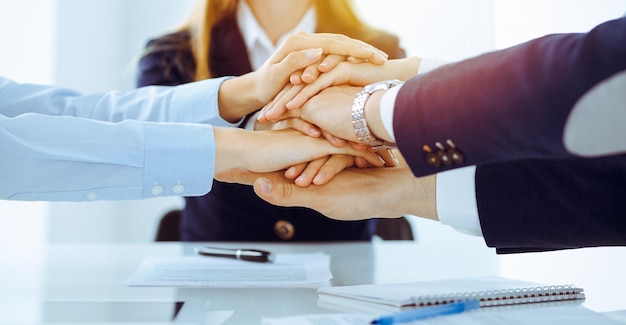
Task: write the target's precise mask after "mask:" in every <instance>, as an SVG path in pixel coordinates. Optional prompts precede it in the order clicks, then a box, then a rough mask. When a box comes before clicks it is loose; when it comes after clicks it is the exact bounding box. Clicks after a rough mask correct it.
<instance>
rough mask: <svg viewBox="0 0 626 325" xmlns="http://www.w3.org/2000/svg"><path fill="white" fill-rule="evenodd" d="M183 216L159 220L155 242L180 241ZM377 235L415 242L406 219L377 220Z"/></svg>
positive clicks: (171, 213)
mask: <svg viewBox="0 0 626 325" xmlns="http://www.w3.org/2000/svg"><path fill="white" fill-rule="evenodd" d="M181 216H182V211H181V210H172V211H169V212H167V213H166V214H165V215H163V217H161V220H159V224H158V227H157V232H156V236H155V241H180V240H181V228H180V220H181ZM375 234H376V236H378V237H380V238H381V239H384V240H414V238H413V229H412V228H411V223H409V221H408V220H407V219H406V217H400V218H394V219H377V220H376V232H375Z"/></svg>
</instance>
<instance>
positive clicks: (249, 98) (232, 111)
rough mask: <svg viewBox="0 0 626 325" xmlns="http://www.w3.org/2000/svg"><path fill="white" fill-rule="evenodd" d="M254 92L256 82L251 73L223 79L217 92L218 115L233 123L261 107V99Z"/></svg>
mask: <svg viewBox="0 0 626 325" xmlns="http://www.w3.org/2000/svg"><path fill="white" fill-rule="evenodd" d="M254 94H256V83H255V81H254V75H253V74H252V73H248V74H245V75H243V76H240V77H236V78H231V79H228V80H226V81H224V82H223V83H222V86H221V87H220V90H219V94H218V105H219V112H220V116H221V117H222V118H223V119H224V120H226V121H229V122H231V123H234V122H237V121H239V120H241V119H242V118H243V117H244V116H246V115H248V114H250V113H252V112H254V111H256V110H258V109H259V108H261V107H263V105H264V103H263V101H262V100H261V99H259V98H258V97H257V96H255V95H254Z"/></svg>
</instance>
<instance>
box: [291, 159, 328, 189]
mask: <svg viewBox="0 0 626 325" xmlns="http://www.w3.org/2000/svg"><path fill="white" fill-rule="evenodd" d="M328 160H329V157H322V158H319V159H315V160H313V161H311V162H309V163H308V164H307V166H306V168H305V169H304V170H303V171H302V173H301V174H300V176H298V178H296V179H295V180H294V183H295V184H296V185H298V186H301V187H306V186H309V185H311V183H313V178H314V177H315V176H316V175H317V173H318V171H319V170H320V169H321V168H322V166H324V164H325V163H326V161H328Z"/></svg>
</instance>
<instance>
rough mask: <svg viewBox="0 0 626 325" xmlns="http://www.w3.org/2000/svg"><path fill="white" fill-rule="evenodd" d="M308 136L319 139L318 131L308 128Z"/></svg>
mask: <svg viewBox="0 0 626 325" xmlns="http://www.w3.org/2000/svg"><path fill="white" fill-rule="evenodd" d="M309 135H310V136H312V137H319V136H320V135H321V133H320V130H318V129H316V128H309Z"/></svg>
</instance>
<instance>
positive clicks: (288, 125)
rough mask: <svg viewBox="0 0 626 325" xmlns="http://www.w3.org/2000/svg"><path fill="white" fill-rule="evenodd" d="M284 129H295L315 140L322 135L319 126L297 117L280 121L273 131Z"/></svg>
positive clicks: (273, 127) (275, 124)
mask: <svg viewBox="0 0 626 325" xmlns="http://www.w3.org/2000/svg"><path fill="white" fill-rule="evenodd" d="M284 129H294V130H296V131H300V133H302V134H306V135H308V136H310V137H314V138H317V137H319V136H321V134H322V132H321V131H320V129H319V128H318V127H317V126H315V125H313V124H311V123H309V122H307V121H305V120H303V119H300V118H297V117H292V118H287V119H284V120H280V121H278V122H276V123H274V125H273V126H272V130H284Z"/></svg>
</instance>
